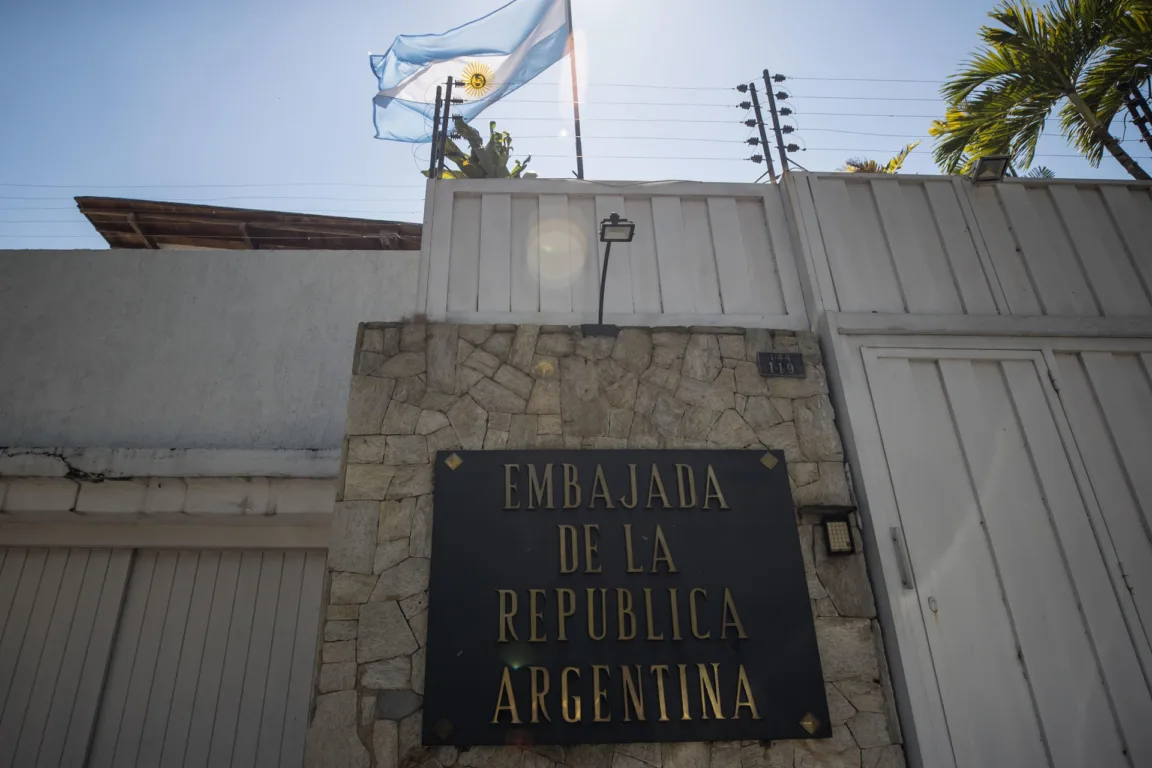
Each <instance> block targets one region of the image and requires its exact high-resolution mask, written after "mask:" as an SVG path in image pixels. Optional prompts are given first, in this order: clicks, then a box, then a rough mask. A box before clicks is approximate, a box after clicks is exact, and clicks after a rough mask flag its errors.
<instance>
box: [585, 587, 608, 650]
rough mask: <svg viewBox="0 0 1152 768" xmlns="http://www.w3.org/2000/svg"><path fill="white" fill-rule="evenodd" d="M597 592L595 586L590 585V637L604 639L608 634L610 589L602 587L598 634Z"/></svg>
mask: <svg viewBox="0 0 1152 768" xmlns="http://www.w3.org/2000/svg"><path fill="white" fill-rule="evenodd" d="M596 592H597V590H596V589H595V588H594V587H588V637H589V638H591V639H593V640H603V639H604V637H605V635H607V634H608V597H607V593H608V589H607V588H606V587H600V590H599V592H600V634H599V635H597V634H596V607H595V606H596Z"/></svg>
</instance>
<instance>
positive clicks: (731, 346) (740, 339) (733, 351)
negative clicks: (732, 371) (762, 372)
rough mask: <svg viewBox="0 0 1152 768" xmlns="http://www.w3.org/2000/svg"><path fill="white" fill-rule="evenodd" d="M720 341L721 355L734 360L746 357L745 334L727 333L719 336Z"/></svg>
mask: <svg viewBox="0 0 1152 768" xmlns="http://www.w3.org/2000/svg"><path fill="white" fill-rule="evenodd" d="M717 341H719V342H720V356H721V357H730V358H732V359H734V360H743V359H744V334H742V333H740V334H736V333H725V334H721V335H720V336H718V337H717Z"/></svg>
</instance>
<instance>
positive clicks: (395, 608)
mask: <svg viewBox="0 0 1152 768" xmlns="http://www.w3.org/2000/svg"><path fill="white" fill-rule="evenodd" d="M357 347H358V349H357V353H356V360H355V363H354V366H355V369H354V370H355V374H354V375H353V377H352V386H351V393H350V396H349V403H348V421H347V433H348V435H347V438H346V440H345V445H344V461H343V462H342V465H343V466H342V477H341V489H342V493H341V497H340V498H341V500H340V501H338V502H337V504H336V509H335V512H334V515H333V522H332V536H331V545H330V550H329V555H328V569H329V584H328V586H327V593H326V596H327V599H326V608H325V610H326V612H327V621H326V623H325V625H324V636H323V641H324V642H323V645H322V648H321V658H320V659H319V664H318V670H317V676H316V691H315V693H316V700H315V710H314V714H313V718H312V722H311V725H310V727H309V733H308V749H307V755H306V764H307V765H309V766H356V767H357V768H367V767H368V766H375V767H377V768H417V767H418V766H419V767H420V768H456V767H457V766H459V767H460V768H565V767H567V768H816V767H817V766H819V767H821V768H860V767H861V766H862V767H863V768H902V766H903V765H904V757H903V750H902V748H901V747H900V745H899V743H900V736H899V729H898V725H897V723H896V722H895V714H894V712H895V710H894V708H893V707H892V706H891V696H890V688H889V687H888V685H887V672H886V669H885V666H884V654H883V646H882V641H881V638H880V629H879V626H878V624H877V623H876V620H875V617H876V610H875V607H874V605H873V600H872V592H871V589H870V587H869V583H868V577H867V575H866V573H865V570H864V561H863V555H860V554H857V555H852V556H849V557H835V558H830V557H828V556H827V555H826V554H825V552H826V547H825V543H824V540H823V529H822V528H821V527H820V526H819V525H818V523H819V514H818V513H817V512H815V511H812V510H804V509H803V508H804V507H810V506H815V505H843V504H850V503H851V502H852V493H851V488H850V483H849V480H848V477H847V473H846V467H845V464H844V457H843V452H842V449H841V443H840V437H839V434H838V432H837V430H836V426H835V423H834V415H833V412H832V406H831V404H830V402H829V400H828V389H827V384H826V380H825V376H824V369H823V366H822V364H821V359H820V350H819V347H818V345H817V342H816V339H815V337H814V336H813V335H812V334H810V333H792V332H772V331H767V330H756V329H752V330H743V329H738V328H691V329H689V328H659V329H647V328H625V329H622V330H621V332H620V335H619V337H618V338H615V339H613V338H604V337H599V338H597V337H589V338H584V337H582V336H581V334H580V332H579V329H576V328H568V327H562V326H543V327H541V326H535V325H519V326H516V325H497V326H492V325H460V326H457V325H423V324H405V325H397V324H380V323H376V324H373V323H369V324H367V325H364V326H362V328H361V333H360V335H359V339H358V344H357ZM760 351H778V352H797V351H798V352H802V353H803V355H804V359H805V372H806V376H805V378H804V379H785V378H772V379H765V378H762V377H761V376H760V375H759V373H758V371H757V368H756V364H755V362H754V361H755V359H756V353H757V352H760ZM460 448H464V449H473V450H475V449H501V448H774V449H781V450H783V451H784V454H785V457H786V459H787V465H788V473H789V478H790V480H791V485H792V492H793V498H794V500H795V502H796V506H797V508H798V510H799V511H798V514H797V525H798V526H799V533H800V542H801V545H802V547H803V554H804V564H805V569H806V571H807V578H808V592H809V597H810V598H811V602H812V612H813V615H814V617H815V622H816V634H817V640H818V643H819V647H820V657H821V663H822V667H823V670H824V679H825V681H826V682H825V687H826V691H827V695H828V703H829V711H830V714H831V718H832V731H833V736H832V738H830V739H824V740H809V741H778V742H772V743H771V744H769V743H767V742H718V743H712V744H706V743H678V744H620V745H599V746H570V747H567V748H565V747H556V746H539V747H474V748H472V749H468V750H463V751H457V750H456V749H454V748H444V747H441V748H432V749H425V748H423V747H422V746H421V745H420V724H421V705H422V700H423V698H422V697H423V692H424V645H425V638H426V634H427V608H428V592H427V588H428V573H429V566H430V563H431V560H430V558H431V556H432V551H431V545H432V514H433V503H432V463H431V462H432V461H434V460H435V458H436V452H437V451H446V450H449V449H460ZM855 533H856V535H857V536H859V531H856V532H855ZM858 548H859V547H858Z"/></svg>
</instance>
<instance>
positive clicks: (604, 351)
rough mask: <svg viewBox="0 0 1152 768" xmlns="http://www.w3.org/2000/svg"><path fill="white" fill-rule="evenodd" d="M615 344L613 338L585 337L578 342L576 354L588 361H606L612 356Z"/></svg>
mask: <svg viewBox="0 0 1152 768" xmlns="http://www.w3.org/2000/svg"><path fill="white" fill-rule="evenodd" d="M615 343H616V340H615V339H613V338H612V337H611V336H585V337H583V338H581V339H580V340H579V341H577V342H576V354H577V355H579V356H580V357H583V358H586V359H588V360H604V359H606V358H607V357H608V356H609V355H611V354H612V347H613V346H614V345H615Z"/></svg>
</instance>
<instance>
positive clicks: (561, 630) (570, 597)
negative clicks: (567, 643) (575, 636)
mask: <svg viewBox="0 0 1152 768" xmlns="http://www.w3.org/2000/svg"><path fill="white" fill-rule="evenodd" d="M565 598H567V604H568V607H567V608H565V607H564V604H565ZM556 605H557V606H558V608H557V611H558V612H559V613H558V615H557V617H556V624H557V626H556V639H557V640H567V639H568V632H567V630H566V629H565V626H564V622H565V620H567V619H568V618H569V617H572V616H575V615H576V593H575V592H574V591H572V590H571V589H567V588H566V587H561V588H560V589H557V590H556Z"/></svg>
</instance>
